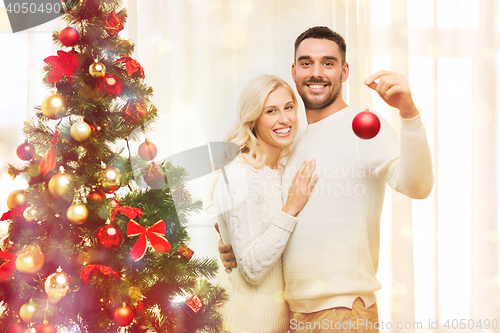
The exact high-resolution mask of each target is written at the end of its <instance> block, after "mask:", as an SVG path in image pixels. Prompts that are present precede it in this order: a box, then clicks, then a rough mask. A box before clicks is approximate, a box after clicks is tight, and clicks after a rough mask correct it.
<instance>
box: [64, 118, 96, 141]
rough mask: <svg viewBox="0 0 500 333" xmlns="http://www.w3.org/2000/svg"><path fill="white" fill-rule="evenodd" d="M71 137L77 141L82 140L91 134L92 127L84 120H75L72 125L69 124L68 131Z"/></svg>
mask: <svg viewBox="0 0 500 333" xmlns="http://www.w3.org/2000/svg"><path fill="white" fill-rule="evenodd" d="M69 134H71V137H72V138H73V139H75V140H76V141H78V142H83V141H85V140H87V139H88V138H90V135H91V134H92V129H91V128H90V126H89V124H87V123H86V122H84V121H77V122H75V123H74V124H73V125H71V129H70V131H69Z"/></svg>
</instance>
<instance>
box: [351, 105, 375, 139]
mask: <svg viewBox="0 0 500 333" xmlns="http://www.w3.org/2000/svg"><path fill="white" fill-rule="evenodd" d="M352 130H353V131H354V134H356V135H357V136H358V137H360V138H361V139H364V140H369V139H372V138H374V137H375V136H376V135H377V134H378V132H379V131H380V119H378V117H377V116H376V115H375V114H374V113H373V112H370V111H368V109H366V110H365V111H363V112H360V113H358V114H357V115H356V117H354V119H353V120H352Z"/></svg>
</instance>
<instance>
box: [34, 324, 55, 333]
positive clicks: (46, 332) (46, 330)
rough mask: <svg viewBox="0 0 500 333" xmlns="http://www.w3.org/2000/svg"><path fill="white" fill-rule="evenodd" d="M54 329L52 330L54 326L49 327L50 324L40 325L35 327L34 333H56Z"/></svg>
mask: <svg viewBox="0 0 500 333" xmlns="http://www.w3.org/2000/svg"><path fill="white" fill-rule="evenodd" d="M56 332H57V331H56V329H55V328H54V326H52V325H50V324H42V325H40V326H38V327H37V329H36V333H56Z"/></svg>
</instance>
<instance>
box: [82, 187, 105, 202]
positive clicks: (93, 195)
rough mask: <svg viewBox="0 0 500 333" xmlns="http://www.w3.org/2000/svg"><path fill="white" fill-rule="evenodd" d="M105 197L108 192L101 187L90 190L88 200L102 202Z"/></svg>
mask: <svg viewBox="0 0 500 333" xmlns="http://www.w3.org/2000/svg"><path fill="white" fill-rule="evenodd" d="M105 197H106V193H104V191H103V190H101V189H100V188H95V189H92V191H90V192H89V194H88V195H87V200H88V201H90V202H92V203H97V202H101V201H102V199H104V198H105Z"/></svg>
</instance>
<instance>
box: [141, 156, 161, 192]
mask: <svg viewBox="0 0 500 333" xmlns="http://www.w3.org/2000/svg"><path fill="white" fill-rule="evenodd" d="M144 181H145V182H146V183H147V184H148V185H149V186H151V187H152V188H156V189H157V188H165V173H164V172H163V170H162V169H161V168H160V167H159V166H158V164H156V163H155V162H151V163H150V164H149V165H148V166H147V167H146V169H144Z"/></svg>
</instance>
